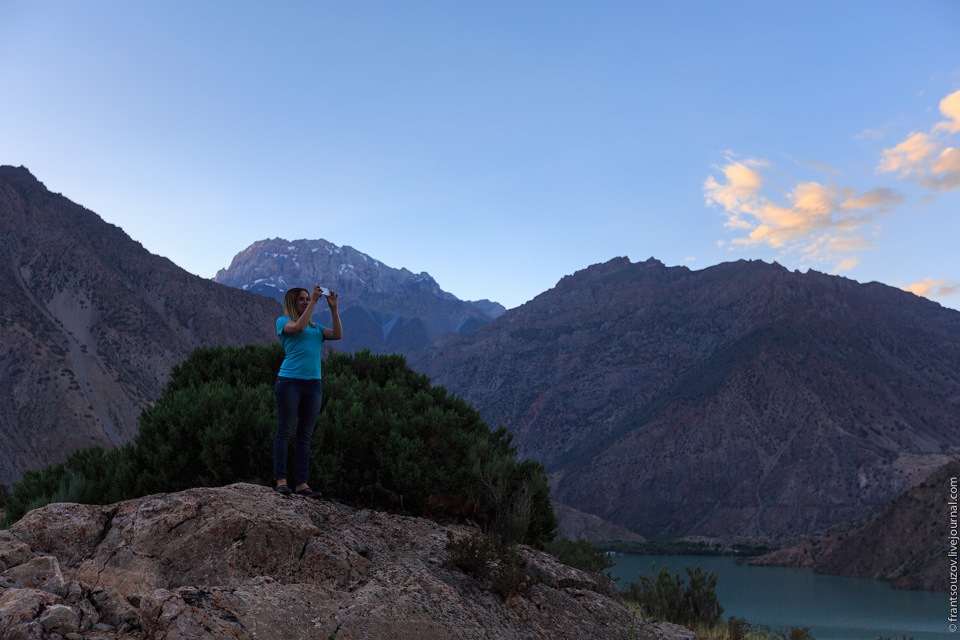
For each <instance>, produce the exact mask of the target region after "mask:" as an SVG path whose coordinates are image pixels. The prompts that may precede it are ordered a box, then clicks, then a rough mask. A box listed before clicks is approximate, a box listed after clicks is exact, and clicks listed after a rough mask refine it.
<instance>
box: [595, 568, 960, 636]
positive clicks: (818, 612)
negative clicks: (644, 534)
mask: <svg viewBox="0 0 960 640" xmlns="http://www.w3.org/2000/svg"><path fill="white" fill-rule="evenodd" d="M613 560H614V561H615V562H616V565H615V566H614V567H612V568H611V569H610V570H609V573H610V575H611V576H613V577H614V578H619V581H618V583H617V584H618V585H619V586H620V588H621V589H625V588H626V586H627V584H629V583H630V582H639V581H640V580H639V578H638V576H639V575H640V574H641V573H646V574H649V573H650V565H651V564H653V563H656V565H657V571H659V570H660V567H661V566H667V567H669V569H670V572H671V574H672V573H673V572H674V571H676V570H679V571H680V574H681V575H682V576H684V578H686V572H685V571H684V567H685V566H686V565H688V564H689V565H690V566H691V567H695V566H697V565H700V566H701V567H702V568H703V569H704V570H705V571H712V572H714V573H715V574H717V597H718V599H719V600H720V604H721V605H722V606H723V618H724V620H726V619H727V618H729V617H730V616H736V617H738V618H744V619H746V620H747V621H748V622H750V623H751V624H754V625H767V626H769V627H771V628H772V629H783V628H785V627H809V628H810V632H811V633H812V634H813V636H814V637H815V638H816V639H817V640H875V639H876V638H877V636H883V637H890V638H894V639H895V640H901V639H902V638H903V636H907V637H912V638H914V640H934V639H938V640H942V639H946V638H955V639H956V640H960V633H956V632H953V633H951V632H950V629H949V624H950V623H949V621H948V620H947V616H948V615H949V613H950V610H949V604H950V602H949V597H948V595H947V594H946V593H934V592H930V591H899V590H896V589H891V588H890V586H889V585H888V584H887V583H886V582H880V581H877V580H863V579H859V578H841V577H837V576H827V575H822V574H817V573H814V572H813V571H812V570H810V569H797V568H791V567H751V566H745V565H738V564H736V558H733V557H729V556H645V555H635V554H623V555H620V556H615V557H614V558H613Z"/></svg>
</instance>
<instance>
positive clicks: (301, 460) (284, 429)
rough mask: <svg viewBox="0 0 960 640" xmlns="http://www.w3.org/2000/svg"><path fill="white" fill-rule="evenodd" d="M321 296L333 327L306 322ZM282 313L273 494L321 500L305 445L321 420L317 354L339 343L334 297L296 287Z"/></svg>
mask: <svg viewBox="0 0 960 640" xmlns="http://www.w3.org/2000/svg"><path fill="white" fill-rule="evenodd" d="M325 292H326V298H327V306H329V307H330V313H331V314H332V315H333V327H332V328H331V327H324V326H323V325H319V324H315V323H313V322H311V321H310V316H311V315H312V314H313V310H314V307H315V306H316V304H317V302H318V301H319V300H320V298H321V297H322V296H323V295H324V293H325ZM283 312H284V314H285V315H282V316H280V317H279V318H277V336H278V337H279V338H280V342H281V343H282V344H283V351H284V354H285V355H284V358H283V364H281V365H280V373H279V374H278V375H277V384H276V386H275V387H274V395H275V396H276V398H277V435H276V437H275V438H274V439H273V478H274V482H275V485H274V489H275V490H276V491H277V492H279V493H282V494H283V495H290V494H291V493H296V494H297V495H299V496H306V497H308V498H320V497H321V495H320V492H319V491H316V490H314V489H311V488H310V485H308V484H307V475H308V473H309V471H310V439H311V437H312V436H313V428H314V426H316V424H317V417H318V416H319V415H320V404H321V402H322V401H323V390H322V388H321V385H320V353H321V348H322V346H323V341H324V340H339V339H340V338H342V337H343V329H342V328H341V326H340V314H339V313H338V311H337V294H336V293H335V292H333V291H327V290H325V289H323V288H322V287H320V285H317V286H315V287H314V288H313V295H311V294H310V292H308V291H307V290H306V289H301V288H299V287H297V288H294V289H290V290H289V291H287V293H286V295H284V296H283ZM294 426H296V430H297V442H296V445H295V447H294V458H293V481H294V489H293V490H291V489H290V487H289V486H288V485H287V442H288V441H289V440H290V434H291V432H292V431H293V429H294Z"/></svg>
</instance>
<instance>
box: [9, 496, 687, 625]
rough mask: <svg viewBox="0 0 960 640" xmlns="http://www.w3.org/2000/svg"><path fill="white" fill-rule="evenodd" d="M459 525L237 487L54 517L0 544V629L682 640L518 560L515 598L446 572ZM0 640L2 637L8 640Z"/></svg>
mask: <svg viewBox="0 0 960 640" xmlns="http://www.w3.org/2000/svg"><path fill="white" fill-rule="evenodd" d="M472 533H473V531H472V530H471V529H470V528H469V527H466V526H460V525H450V526H446V527H445V526H441V525H438V524H436V523H434V522H433V521H431V520H426V519H423V518H413V517H407V516H400V515H390V514H387V513H383V512H378V511H370V510H356V509H353V508H351V507H348V506H345V505H341V504H338V503H334V502H329V501H325V500H312V499H307V498H300V497H289V496H288V497H284V496H280V495H279V494H277V493H276V492H274V491H272V490H271V489H270V488H268V487H260V486H255V485H250V484H235V485H230V486H227V487H222V488H219V489H192V490H189V491H184V492H181V493H173V494H159V495H153V496H146V497H144V498H139V499H137V500H131V501H128V502H123V503H119V504H115V505H77V504H52V505H48V506H46V507H42V508H40V509H36V510H34V511H31V512H30V513H29V514H27V516H25V517H24V518H23V519H21V520H20V521H19V522H17V523H16V524H15V525H14V526H13V527H11V528H10V529H9V530H7V531H0V628H2V629H3V630H4V632H5V634H6V636H9V637H11V638H12V637H18V638H19V637H22V638H37V639H50V640H53V639H55V638H57V639H59V638H64V637H69V638H100V639H110V638H166V639H170V640H174V639H178V638H184V639H185V638H205V639H213V640H216V639H219V638H223V639H230V640H234V639H236V638H259V639H260V640H272V639H292V638H332V637H336V638H337V639H338V640H348V639H351V638H356V639H359V638H397V639H400V640H402V639H407V638H409V639H411V640H414V639H415V640H431V639H437V640H439V639H441V638H442V639H447V638H462V639H473V638H476V639H478V640H479V639H486V638H529V639H543V640H553V639H556V638H569V639H583V640H587V639H590V640H593V639H595V638H610V639H611V640H615V639H618V638H623V639H624V640H626V639H627V638H631V637H644V638H650V639H651V640H694V639H695V638H696V636H695V634H693V633H692V632H690V631H689V630H686V629H684V628H683V627H678V626H676V625H671V624H666V623H655V624H653V623H646V622H643V621H641V620H638V619H636V618H635V617H634V616H633V615H632V614H631V612H630V611H629V610H628V609H627V607H626V606H625V605H624V604H623V602H622V601H621V600H620V597H619V594H618V593H617V590H616V586H615V585H614V583H613V581H612V580H611V579H610V578H608V577H606V576H603V575H600V574H590V573H584V572H582V571H579V570H576V569H573V568H571V567H568V566H566V565H563V564H561V563H560V562H558V561H557V560H556V559H554V558H553V557H552V556H550V555H549V554H546V553H543V552H539V551H536V550H535V549H531V548H528V547H521V548H520V554H521V556H522V558H523V560H524V561H525V568H524V570H525V572H526V573H527V574H528V575H530V576H532V577H533V578H534V579H535V583H534V584H533V586H532V587H531V588H530V589H529V591H528V592H526V593H524V594H520V595H514V596H511V597H509V598H506V599H505V598H503V597H502V596H500V595H498V594H497V593H495V592H494V591H492V590H491V589H490V585H488V584H486V583H484V582H481V581H478V580H476V579H474V578H472V577H470V576H468V575H467V574H465V573H463V572H461V571H459V570H457V569H454V568H450V567H449V566H448V563H447V552H446V545H447V542H448V539H449V537H452V538H453V539H460V538H463V537H465V536H469V535H472ZM6 636H5V637H6Z"/></svg>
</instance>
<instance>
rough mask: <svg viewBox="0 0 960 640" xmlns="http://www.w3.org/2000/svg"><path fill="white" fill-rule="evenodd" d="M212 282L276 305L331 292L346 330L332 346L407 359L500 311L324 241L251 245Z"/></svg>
mask: <svg viewBox="0 0 960 640" xmlns="http://www.w3.org/2000/svg"><path fill="white" fill-rule="evenodd" d="M213 279H214V281H215V282H219V283H220V284H225V285H227V286H230V287H237V288H240V289H243V290H245V291H250V292H253V293H258V294H260V295H264V296H268V297H271V298H274V299H276V300H278V301H280V302H281V303H282V302H283V295H284V293H285V292H286V290H287V289H289V288H291V287H295V286H299V287H304V288H308V289H309V288H312V287H313V285H314V284H321V285H323V286H327V287H329V288H331V289H333V290H334V291H336V292H337V293H338V294H339V295H340V296H341V298H340V318H341V319H342V320H343V324H344V326H345V327H350V330H349V331H346V332H345V333H344V337H343V340H342V341H341V342H340V343H339V344H338V345H337V347H338V348H339V349H344V350H347V351H355V350H358V349H370V350H371V351H373V352H374V353H410V352H412V351H415V350H417V349H420V348H423V347H425V346H427V345H428V344H430V343H431V342H433V341H434V340H435V339H436V338H437V337H439V336H440V335H442V334H445V333H451V332H452V333H457V334H461V335H469V334H470V333H472V332H474V331H476V330H477V328H478V327H480V326H481V325H483V324H485V323H487V322H489V321H490V320H492V319H494V318H496V317H499V316H500V315H503V312H504V311H505V309H504V308H503V306H502V305H500V304H499V303H496V302H490V301H489V300H481V301H478V302H466V301H463V300H459V299H458V298H457V297H456V296H454V295H453V294H450V293H447V292H446V291H443V290H442V289H441V288H440V286H439V285H438V284H437V282H436V281H435V280H434V279H433V278H432V277H431V276H430V274H428V273H426V272H424V273H419V274H415V273H412V272H410V271H408V270H407V269H394V268H391V267H388V266H387V265H385V264H383V263H382V262H380V261H379V260H375V259H374V258H371V257H370V256H368V255H366V254H364V253H361V252H359V251H357V250H356V249H354V248H353V247H338V246H337V245H335V244H332V243H330V242H327V241H326V240H294V241H293V242H289V241H287V240H284V239H281V238H274V239H272V240H261V241H259V242H255V243H253V244H252V245H250V246H249V247H247V248H246V249H244V250H243V251H241V252H240V253H238V254H237V255H236V256H235V257H234V259H233V261H232V262H231V263H230V266H229V267H227V268H226V269H221V270H220V271H218V272H217V275H216V276H214V278H213ZM319 309H320V310H321V311H320V314H319V316H318V319H319V321H320V322H321V323H322V324H325V325H329V316H330V311H329V310H328V309H327V308H326V305H320V307H319Z"/></svg>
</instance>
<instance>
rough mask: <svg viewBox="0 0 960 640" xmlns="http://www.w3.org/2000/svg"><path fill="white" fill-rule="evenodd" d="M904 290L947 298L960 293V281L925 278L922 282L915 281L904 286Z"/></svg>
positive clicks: (920, 294)
mask: <svg viewBox="0 0 960 640" xmlns="http://www.w3.org/2000/svg"><path fill="white" fill-rule="evenodd" d="M903 290H904V291H909V292H910V293H915V294H916V295H918V296H923V297H924V298H945V297H947V296H952V295H956V294H958V293H960V282H952V281H950V280H935V279H933V278H925V279H924V280H921V281H920V282H914V283H913V284H911V285H909V286H907V287H904V288H903Z"/></svg>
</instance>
